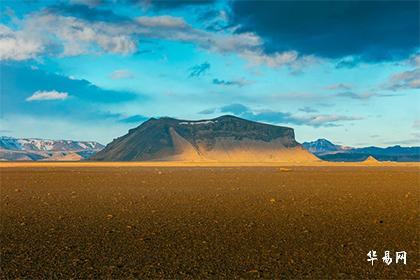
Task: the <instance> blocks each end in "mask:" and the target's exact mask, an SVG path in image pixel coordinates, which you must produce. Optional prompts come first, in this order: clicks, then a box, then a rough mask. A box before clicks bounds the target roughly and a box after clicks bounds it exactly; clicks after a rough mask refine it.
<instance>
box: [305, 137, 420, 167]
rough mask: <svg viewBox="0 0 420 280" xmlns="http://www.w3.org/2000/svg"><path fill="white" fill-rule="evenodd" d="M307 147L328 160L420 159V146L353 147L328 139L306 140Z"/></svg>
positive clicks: (405, 160)
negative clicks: (334, 142)
mask: <svg viewBox="0 0 420 280" xmlns="http://www.w3.org/2000/svg"><path fill="white" fill-rule="evenodd" d="M302 145H303V146H304V147H305V149H307V150H308V151H310V152H311V153H313V154H314V155H316V156H318V157H319V158H321V159H323V160H327V161H364V160H366V159H367V158H368V157H373V158H375V159H377V160H380V161H404V162H407V161H420V147H401V146H398V145H397V146H392V147H387V148H380V147H374V146H371V147H364V148H353V147H346V146H340V145H336V144H333V143H332V142H330V141H328V140H326V139H318V140H316V141H313V142H304V143H303V144H302Z"/></svg>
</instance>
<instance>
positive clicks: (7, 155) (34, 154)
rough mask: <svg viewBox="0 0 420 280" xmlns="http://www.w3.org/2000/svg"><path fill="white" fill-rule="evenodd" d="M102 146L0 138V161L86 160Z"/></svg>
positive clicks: (89, 143) (82, 142) (71, 142)
mask: <svg viewBox="0 0 420 280" xmlns="http://www.w3.org/2000/svg"><path fill="white" fill-rule="evenodd" d="M103 148H104V146H103V145H101V144H99V143H98V142H94V141H73V140H48V139H36V138H13V137H7V136H1V137H0V160H3V161H4V160H10V161H14V160H29V161H31V160H35V161H37V160H65V161H75V160H83V159H86V158H88V157H90V156H92V155H93V154H95V153H96V152H98V151H100V150H101V149H103Z"/></svg>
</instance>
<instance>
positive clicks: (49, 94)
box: [26, 90, 69, 101]
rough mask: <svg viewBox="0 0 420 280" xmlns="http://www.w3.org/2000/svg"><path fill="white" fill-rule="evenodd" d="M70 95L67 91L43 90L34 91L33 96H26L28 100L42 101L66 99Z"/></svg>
mask: <svg viewBox="0 0 420 280" xmlns="http://www.w3.org/2000/svg"><path fill="white" fill-rule="evenodd" d="M68 97H69V94H68V93H67V92H58V91H56V90H52V91H41V90H38V91H36V92H34V93H33V94H32V95H31V96H29V97H28V98H26V101H41V100H65V99H67V98H68Z"/></svg>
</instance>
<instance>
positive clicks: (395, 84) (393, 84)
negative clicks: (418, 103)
mask: <svg viewBox="0 0 420 280" xmlns="http://www.w3.org/2000/svg"><path fill="white" fill-rule="evenodd" d="M384 88H385V89H390V90H399V89H419V88H420V68H416V69H414V70H411V71H404V72H400V73H396V74H394V75H392V76H391V77H390V78H389V80H388V82H387V83H386V84H385V85H384Z"/></svg>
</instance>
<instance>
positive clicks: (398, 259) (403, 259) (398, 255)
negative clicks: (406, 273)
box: [367, 250, 407, 266]
mask: <svg viewBox="0 0 420 280" xmlns="http://www.w3.org/2000/svg"><path fill="white" fill-rule="evenodd" d="M367 256H368V259H367V261H368V262H370V263H371V264H372V266H373V263H374V262H375V261H377V260H378V255H377V253H376V251H375V250H370V251H369V253H367ZM382 261H383V262H384V263H385V264H386V265H390V264H391V263H392V261H393V259H392V257H391V253H390V251H385V252H384V256H383V258H382ZM395 263H396V264H398V263H403V264H407V252H406V251H400V252H395Z"/></svg>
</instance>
